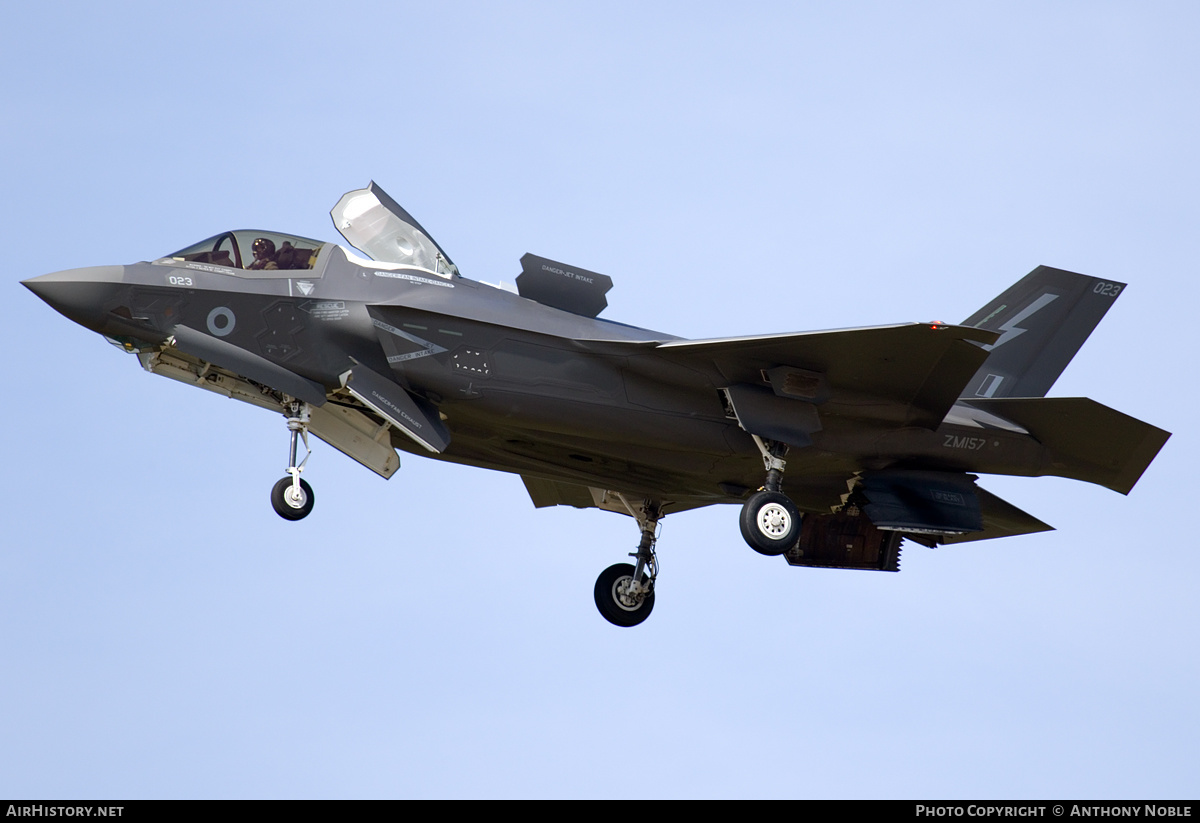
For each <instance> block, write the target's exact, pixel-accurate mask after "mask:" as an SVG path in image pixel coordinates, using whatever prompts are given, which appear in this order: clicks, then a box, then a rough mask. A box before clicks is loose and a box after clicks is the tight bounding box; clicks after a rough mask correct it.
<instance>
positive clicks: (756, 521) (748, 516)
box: [741, 491, 800, 557]
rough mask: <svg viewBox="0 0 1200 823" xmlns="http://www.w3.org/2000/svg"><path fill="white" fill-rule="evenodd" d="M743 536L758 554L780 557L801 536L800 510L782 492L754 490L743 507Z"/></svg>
mask: <svg viewBox="0 0 1200 823" xmlns="http://www.w3.org/2000/svg"><path fill="white" fill-rule="evenodd" d="M741 526H742V537H743V538H745V540H746V543H747V545H749V546H750V548H752V549H754V550H755V551H756V552H758V553H759V554H765V555H767V556H768V557H778V556H779V555H781V554H783V553H784V552H786V551H787V550H788V549H790V548H791V547H792V546H794V545H796V541H797V540H799V539H800V512H799V510H798V509H797V508H796V504H795V503H793V502H792V501H791V500H789V499H788V496H787V495H786V494H782V493H781V492H765V491H764V492H755V493H754V494H752V495H750V499H749V500H747V501H746V504H745V505H744V506H742V516H741Z"/></svg>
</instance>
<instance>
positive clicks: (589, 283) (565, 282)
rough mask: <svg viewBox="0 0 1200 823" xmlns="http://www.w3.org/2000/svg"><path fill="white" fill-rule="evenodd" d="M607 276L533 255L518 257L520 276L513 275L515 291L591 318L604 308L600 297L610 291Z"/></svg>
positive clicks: (609, 282) (604, 300) (610, 282)
mask: <svg viewBox="0 0 1200 823" xmlns="http://www.w3.org/2000/svg"><path fill="white" fill-rule="evenodd" d="M612 285H613V282H612V278H611V277H609V276H608V275H607V274H598V273H597V272H594V271H588V270H587V269H581V268H579V267H578V266H568V265H567V264H566V263H557V262H555V261H553V260H548V259H546V258H545V257H538V256H537V255H536V254H526V255H525V256H524V257H522V258H521V273H520V274H518V275H517V292H518V293H519V294H520V295H521V296H522V297H525V298H528V299H529V300H535V301H537V302H538V303H541V304H542V305H543V306H550V307H551V308H555V309H562V310H563V311H569V312H571V313H572V314H581V315H583V316H584V317H595V316H596V315H598V314H599V313H600V312H602V311H604V309H605V308H607V307H608V298H606V297H605V296H604V295H605V294H607V293H608V290H609V289H611V288H612Z"/></svg>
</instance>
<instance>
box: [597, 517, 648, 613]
mask: <svg viewBox="0 0 1200 823" xmlns="http://www.w3.org/2000/svg"><path fill="white" fill-rule="evenodd" d="M621 502H622V503H624V505H625V508H626V509H629V513H630V514H632V515H633V516H634V517H635V518H636V519H637V521H638V526H639V527H640V528H641V530H642V539H641V542H640V543H638V549H637V551H636V552H634V553H632V554H630V555H629V556H630V557H633V558H636V561H637V565H636V566H635V565H631V564H629V563H617V564H616V565H615V566H609V567H608V568H607V569H605V570H604V571H602V572H601V573H600V577H598V578H597V579H596V589H595V596H596V608H597V609H599V610H600V614H601V615H602V616H603V617H604V619H605V620H607V621H608V622H609V623H612V624H613V625H614V626H636V625H638V624H639V623H641V622H642V621H643V620H645V619H646V618H647V617H649V616H650V612H651V611H652V610H653V609H654V580H655V578H656V577H658V556H657V555H655V553H654V543H655V541H656V540H657V539H658V521H659V520H660V519H661V518H662V509H661V508H660V507H659V506H658V504H657V503H653V502H651V501H649V500H646V501H644V502H643V504H642V506H641V507H640V508H639V509H638V510H637V511H634V509H633V507H631V506H630V505H629V503H628V502H626V500H625V498H624V497H623V496H622V497H621Z"/></svg>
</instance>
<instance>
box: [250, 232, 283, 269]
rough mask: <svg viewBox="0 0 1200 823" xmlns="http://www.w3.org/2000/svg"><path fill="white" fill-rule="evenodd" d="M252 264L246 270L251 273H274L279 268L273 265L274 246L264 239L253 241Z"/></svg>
mask: <svg viewBox="0 0 1200 823" xmlns="http://www.w3.org/2000/svg"><path fill="white" fill-rule="evenodd" d="M251 248H253V249H254V262H253V263H251V264H250V265H249V266H247V267H246V268H248V269H250V270H252V271H274V270H275V269H278V268H279V266H278V265H277V264H276V263H275V244H274V243H272V242H271V241H270V240H268V239H267V238H265V237H260V238H258V239H257V240H255V241H254V245H253V246H252V247H251Z"/></svg>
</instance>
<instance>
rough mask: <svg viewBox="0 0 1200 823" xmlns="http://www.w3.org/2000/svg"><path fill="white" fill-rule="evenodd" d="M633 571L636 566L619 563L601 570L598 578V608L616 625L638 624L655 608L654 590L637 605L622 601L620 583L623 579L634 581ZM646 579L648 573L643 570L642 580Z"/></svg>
mask: <svg viewBox="0 0 1200 823" xmlns="http://www.w3.org/2000/svg"><path fill="white" fill-rule="evenodd" d="M633 572H634V568H633V566H631V565H630V564H628V563H618V564H616V565H615V566H609V567H608V568H607V569H605V570H604V571H602V572H600V576H599V577H598V578H596V590H595V595H596V608H597V609H599V610H600V614H601V616H603V617H604V619H605V620H607V621H608V622H609V623H612V624H613V625H614V626H622V627H628V626H636V625H638V624H639V623H641V622H642V621H643V620H645V619H646V618H647V617H649V616H650V612H651V611H652V610H653V609H654V592H653V591H651V592H650V593H649V594H648V595H646V596H645V597H644V598H642V602H641V603H638V604H636V605H633V604H630V603H629V602H628V601H625V602H622V601H621V599H620V598H619V595H618V593H617V586H618V584H620V583H621V582H622V581H626V582H628V581H632V580H633ZM645 580H646V573H645V572H642V582H645Z"/></svg>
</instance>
